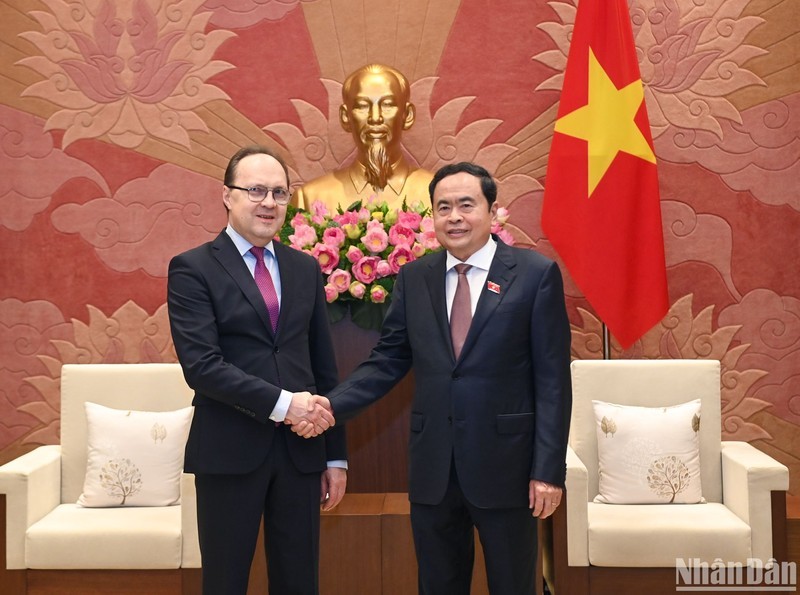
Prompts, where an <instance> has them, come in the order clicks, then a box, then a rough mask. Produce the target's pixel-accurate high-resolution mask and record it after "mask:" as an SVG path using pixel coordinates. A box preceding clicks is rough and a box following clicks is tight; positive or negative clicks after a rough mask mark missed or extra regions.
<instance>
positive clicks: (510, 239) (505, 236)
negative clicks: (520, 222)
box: [497, 228, 514, 246]
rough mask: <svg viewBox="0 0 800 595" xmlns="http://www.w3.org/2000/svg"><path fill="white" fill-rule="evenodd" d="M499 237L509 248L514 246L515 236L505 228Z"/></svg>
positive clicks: (498, 234) (499, 233)
mask: <svg viewBox="0 0 800 595" xmlns="http://www.w3.org/2000/svg"><path fill="white" fill-rule="evenodd" d="M497 237H498V238H500V239H501V240H503V241H504V242H505V243H506V244H508V245H509V246H513V245H514V236H512V235H511V232H510V231H508V230H507V229H505V228H503V229H501V230H500V231H498V232H497Z"/></svg>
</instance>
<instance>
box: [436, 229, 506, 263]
mask: <svg viewBox="0 0 800 595" xmlns="http://www.w3.org/2000/svg"><path fill="white" fill-rule="evenodd" d="M495 252H497V242H495V241H494V238H492V236H489V239H488V240H486V244H485V245H484V246H483V248H481V249H480V250H478V251H477V252H475V253H474V254H473V255H472V256H470V257H469V258H468V259H467V260H466V261H465V262H464V264H469V265H472V266H473V267H475V268H477V269H483V270H484V271H488V270H489V267H490V266H491V265H492V259H493V258H494V253H495ZM461 262H462V261H460V260H459V259H457V258H456V257H455V256H453V255H452V254H450V253H449V252H448V253H447V263H446V266H445V270H447V271H449V270H450V269H452V268H453V267H454V266H456V265H457V264H461Z"/></svg>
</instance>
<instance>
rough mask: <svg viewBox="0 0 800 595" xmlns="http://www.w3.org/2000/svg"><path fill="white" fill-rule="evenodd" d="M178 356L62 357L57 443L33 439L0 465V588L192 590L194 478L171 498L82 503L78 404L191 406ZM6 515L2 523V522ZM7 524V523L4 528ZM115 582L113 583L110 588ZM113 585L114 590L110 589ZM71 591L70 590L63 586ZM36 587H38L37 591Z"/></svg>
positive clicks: (196, 565) (83, 455)
mask: <svg viewBox="0 0 800 595" xmlns="http://www.w3.org/2000/svg"><path fill="white" fill-rule="evenodd" d="M191 400H192V391H191V390H190V389H189V387H188V386H187V385H186V383H185V381H184V379H183V374H182V372H181V368H180V366H179V365H177V364H84V365H65V366H64V367H63V368H62V373H61V444H60V445H52V446H41V447H39V448H37V449H35V450H33V451H32V452H30V453H28V454H26V455H23V456H21V457H19V458H17V459H15V460H13V461H11V462H9V463H7V464H6V465H3V466H2V467H0V529H3V528H4V529H5V531H4V534H3V536H2V545H0V554H4V555H3V556H2V557H3V560H2V562H3V566H2V568H0V592H2V593H4V594H6V595H12V594H13V595H16V594H22V593H27V589H28V587H29V586H30V585H34V584H35V585H36V586H37V588H39V589H42V588H45V590H46V588H51V589H54V591H47V592H55V591H57V592H76V593H78V592H80V593H84V592H90V589H89V588H88V586H89V585H91V588H92V589H95V590H92V591H91V592H120V593H121V592H126V593H127V592H129V591H128V590H119V586H120V585H122V584H126V583H127V584H131V583H134V584H136V585H137V589H139V590H138V591H137V592H141V593H145V592H146V593H151V594H156V593H181V592H187V593H188V592H192V591H193V590H194V589H195V588H196V585H198V584H199V573H200V570H199V569H200V550H199V547H198V542H197V523H196V517H195V496H194V477H193V476H191V475H186V474H184V475H183V477H182V480H181V503H180V504H177V505H173V506H154V507H116V508H83V507H81V506H78V505H77V504H76V500H77V499H78V496H79V495H80V494H81V491H82V489H83V482H84V476H85V473H86V461H87V423H86V413H85V410H84V403H85V402H87V401H90V402H93V403H98V404H100V405H104V406H106V407H110V408H114V409H131V410H146V411H171V410H176V409H180V408H185V407H188V406H189V405H191ZM3 521H5V523H3ZM3 524H5V527H3ZM115 585H116V587H115ZM115 588H116V589H117V590H115ZM70 589H72V590H70ZM37 592H39V591H37Z"/></svg>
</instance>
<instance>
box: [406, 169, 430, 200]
mask: <svg viewBox="0 0 800 595" xmlns="http://www.w3.org/2000/svg"><path fill="white" fill-rule="evenodd" d="M432 179H433V172H431V171H428V170H427V169H414V170H411V172H409V174H408V177H407V178H406V183H405V185H404V187H403V195H404V198H405V199H406V200H407V201H408V203H409V204H411V203H412V202H414V201H421V202H422V203H424V204H428V200H429V198H428V197H429V195H428V186H429V184H430V183H431V180H432Z"/></svg>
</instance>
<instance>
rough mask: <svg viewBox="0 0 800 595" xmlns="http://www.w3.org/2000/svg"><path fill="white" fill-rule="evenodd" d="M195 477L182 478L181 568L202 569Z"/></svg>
mask: <svg viewBox="0 0 800 595" xmlns="http://www.w3.org/2000/svg"><path fill="white" fill-rule="evenodd" d="M196 494H197V493H196V491H195V487H194V475H192V474H190V473H184V474H183V475H182V476H181V536H182V537H181V544H182V545H181V547H182V552H181V568H200V567H201V563H200V541H199V540H198V535H197V495H196Z"/></svg>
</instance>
